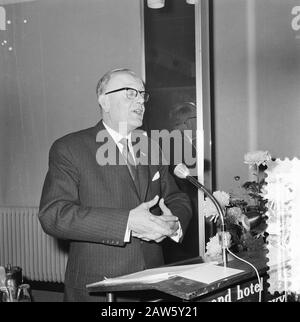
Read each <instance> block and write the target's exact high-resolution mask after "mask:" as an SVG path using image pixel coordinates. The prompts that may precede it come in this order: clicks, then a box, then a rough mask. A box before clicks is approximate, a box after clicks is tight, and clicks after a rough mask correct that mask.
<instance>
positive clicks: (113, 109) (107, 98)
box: [99, 72, 145, 133]
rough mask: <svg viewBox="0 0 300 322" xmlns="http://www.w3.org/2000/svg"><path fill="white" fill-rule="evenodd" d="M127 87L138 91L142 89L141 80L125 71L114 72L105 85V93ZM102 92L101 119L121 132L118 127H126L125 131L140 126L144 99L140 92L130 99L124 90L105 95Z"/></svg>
mask: <svg viewBox="0 0 300 322" xmlns="http://www.w3.org/2000/svg"><path fill="white" fill-rule="evenodd" d="M124 87H129V88H133V89H136V90H138V91H144V90H145V89H144V85H143V82H142V81H141V80H140V79H139V78H137V77H135V76H133V75H131V74H129V73H126V72H120V73H116V74H114V75H113V76H112V78H111V79H110V81H109V82H108V84H107V85H106V90H105V93H108V92H110V91H114V90H117V89H120V88H124ZM105 93H104V94H102V98H99V101H100V100H101V105H102V107H103V110H104V114H103V120H104V122H105V123H107V125H108V126H110V127H112V128H113V129H114V130H116V131H118V132H120V133H122V132H124V131H123V130H122V129H121V130H120V127H127V131H128V132H131V131H132V130H134V129H136V128H138V127H140V126H141V125H142V124H143V116H144V111H145V107H144V99H143V98H142V97H141V95H140V94H138V95H137V97H136V98H133V99H130V98H128V97H127V94H126V90H122V91H118V92H114V93H110V94H107V95H105Z"/></svg>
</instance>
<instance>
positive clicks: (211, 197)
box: [186, 175, 227, 267]
mask: <svg viewBox="0 0 300 322" xmlns="http://www.w3.org/2000/svg"><path fill="white" fill-rule="evenodd" d="M186 179H187V180H188V181H190V182H191V183H192V184H193V185H195V186H196V187H197V188H199V189H201V190H202V191H204V192H205V193H206V194H207V195H208V197H209V198H210V199H211V201H212V202H213V203H214V205H215V206H216V208H217V211H218V213H219V216H220V218H221V234H222V238H221V240H222V241H221V243H222V260H223V266H224V267H227V252H226V248H227V238H226V236H225V231H226V227H225V222H224V217H225V216H224V212H223V209H222V207H221V206H220V204H219V202H218V200H217V199H216V198H215V197H214V195H213V194H212V193H211V192H210V191H208V190H207V188H205V187H204V186H203V185H202V184H201V183H200V182H199V181H198V180H196V179H195V178H194V177H192V176H189V175H187V176H186Z"/></svg>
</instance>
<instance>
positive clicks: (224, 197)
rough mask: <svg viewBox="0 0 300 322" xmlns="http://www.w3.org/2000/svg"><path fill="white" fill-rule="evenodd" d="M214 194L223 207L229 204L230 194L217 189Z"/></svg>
mask: <svg viewBox="0 0 300 322" xmlns="http://www.w3.org/2000/svg"><path fill="white" fill-rule="evenodd" d="M213 196H214V197H215V198H216V199H217V200H218V202H219V204H220V206H221V207H222V208H224V207H226V206H228V205H229V199H230V195H229V194H228V193H227V192H224V191H215V192H214V193H213Z"/></svg>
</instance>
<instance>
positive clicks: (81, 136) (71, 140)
mask: <svg viewBox="0 0 300 322" xmlns="http://www.w3.org/2000/svg"><path fill="white" fill-rule="evenodd" d="M98 124H99V123H98ZM98 124H97V125H96V126H92V127H89V128H85V129H82V130H78V131H75V132H70V133H67V134H65V135H63V136H61V137H59V138H58V139H56V140H55V141H54V142H53V144H52V148H62V147H72V146H78V145H81V144H84V143H85V142H87V141H91V140H92V141H95V140H96V135H97V128H98V127H99V125H98Z"/></svg>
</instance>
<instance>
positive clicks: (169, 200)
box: [39, 121, 191, 289]
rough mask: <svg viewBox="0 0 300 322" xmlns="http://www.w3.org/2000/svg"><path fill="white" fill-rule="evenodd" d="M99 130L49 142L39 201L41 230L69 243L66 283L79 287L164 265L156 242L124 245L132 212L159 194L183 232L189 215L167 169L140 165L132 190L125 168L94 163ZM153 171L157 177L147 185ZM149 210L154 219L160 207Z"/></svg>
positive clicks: (185, 201)
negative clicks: (47, 160) (177, 219)
mask: <svg viewBox="0 0 300 322" xmlns="http://www.w3.org/2000/svg"><path fill="white" fill-rule="evenodd" d="M99 131H106V129H105V127H104V125H103V123H102V121H100V122H99V123H98V124H97V125H96V126H95V127H92V128H88V129H85V130H82V131H79V132H75V133H71V134H69V135H66V136H64V137H62V138H60V139H58V140H57V141H55V142H54V144H53V145H52V147H51V149H50V152H49V170H48V172H47V175H46V179H45V182H44V186H43V191H42V196H41V202H40V211H39V220H40V222H41V225H42V227H43V229H44V231H45V232H46V233H48V234H49V235H52V236H54V237H56V238H59V239H67V240H69V241H70V250H69V256H68V264H67V268H66V274H65V284H66V285H67V286H71V287H74V288H78V289H85V287H86V284H89V283H93V282H96V281H99V280H102V279H103V278H104V277H115V276H119V275H123V274H129V273H132V272H136V271H139V270H143V269H146V268H151V267H157V266H160V265H162V264H163V253H162V248H161V245H160V244H159V243H155V242H145V241H142V240H140V239H138V238H133V237H131V240H130V242H129V243H124V235H125V231H126V226H127V220H128V215H129V211H130V210H131V209H133V208H135V207H137V206H138V205H139V204H141V203H142V202H144V201H149V200H151V199H152V198H154V197H155V195H159V196H160V197H163V198H164V199H165V203H166V205H167V206H168V207H169V208H170V209H171V211H172V213H173V214H174V215H175V216H178V218H179V220H180V223H181V226H182V230H183V233H184V232H185V230H186V228H187V225H188V222H189V220H190V217H191V205H190V200H189V198H188V197H187V195H185V194H184V193H182V192H180V190H179V189H178V187H177V185H176V184H175V181H174V179H173V177H172V176H171V175H170V174H169V171H168V166H166V165H159V164H158V165H139V166H138V172H139V179H140V191H137V189H136V187H135V185H134V182H133V180H132V178H131V176H130V173H129V171H128V168H127V166H126V165H99V162H97V159H96V154H97V151H99V148H101V146H103V144H104V142H97V140H96V138H97V135H98V134H99V133H105V132H99ZM106 134H107V136H108V137H110V136H109V134H108V132H107V131H106ZM110 138H111V137H110ZM115 147H116V145H115ZM157 171H159V178H158V179H157V180H154V181H151V179H152V178H153V177H154V175H155V174H156V173H157ZM156 177H157V174H156ZM151 211H152V212H153V213H154V214H157V215H159V212H160V209H159V207H157V206H156V207H154V208H153V209H151Z"/></svg>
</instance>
